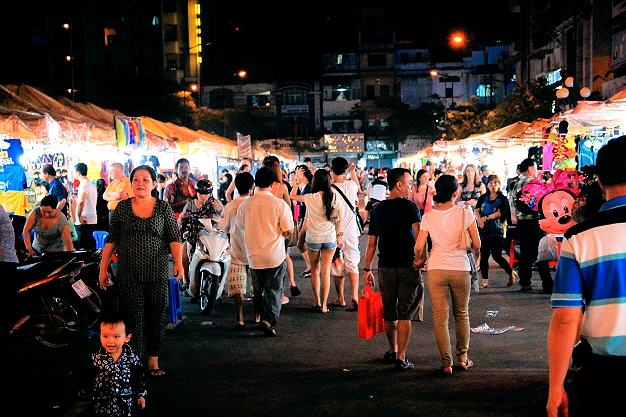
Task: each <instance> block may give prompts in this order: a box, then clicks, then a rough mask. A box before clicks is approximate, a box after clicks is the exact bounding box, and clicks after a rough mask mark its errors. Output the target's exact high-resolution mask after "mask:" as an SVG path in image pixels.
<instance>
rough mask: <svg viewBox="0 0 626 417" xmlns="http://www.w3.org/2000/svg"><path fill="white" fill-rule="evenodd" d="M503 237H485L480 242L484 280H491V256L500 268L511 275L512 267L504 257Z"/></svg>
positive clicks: (481, 268)
mask: <svg viewBox="0 0 626 417" xmlns="http://www.w3.org/2000/svg"><path fill="white" fill-rule="evenodd" d="M503 240H504V238H501V237H484V238H482V239H481V240H480V276H482V277H483V279H489V256H491V257H492V258H493V260H494V261H496V263H497V264H498V265H500V268H502V269H503V270H504V272H506V273H507V274H508V275H511V266H510V265H509V261H507V260H506V259H504V257H503V256H502V241H503Z"/></svg>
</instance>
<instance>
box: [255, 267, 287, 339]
mask: <svg viewBox="0 0 626 417" xmlns="http://www.w3.org/2000/svg"><path fill="white" fill-rule="evenodd" d="M250 271H251V273H252V287H253V288H254V296H253V297H252V302H253V304H254V310H255V312H256V313H258V314H260V315H261V321H267V322H268V323H269V324H270V326H272V327H274V326H276V323H278V317H279V316H280V308H281V307H282V296H283V279H284V278H285V273H286V272H287V261H286V260H284V261H283V262H282V263H281V264H280V265H278V266H277V267H276V268H267V269H252V268H251V269H250Z"/></svg>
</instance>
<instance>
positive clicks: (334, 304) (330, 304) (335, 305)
mask: <svg viewBox="0 0 626 417" xmlns="http://www.w3.org/2000/svg"><path fill="white" fill-rule="evenodd" d="M328 305H329V306H333V307H345V306H346V305H345V304H339V303H334V302H333V303H328Z"/></svg>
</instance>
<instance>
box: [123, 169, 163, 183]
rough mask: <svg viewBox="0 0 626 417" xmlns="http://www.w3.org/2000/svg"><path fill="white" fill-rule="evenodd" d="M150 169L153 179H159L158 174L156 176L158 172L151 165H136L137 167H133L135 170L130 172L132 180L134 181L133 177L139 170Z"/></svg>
mask: <svg viewBox="0 0 626 417" xmlns="http://www.w3.org/2000/svg"><path fill="white" fill-rule="evenodd" d="M141 170H144V171H148V173H149V174H150V177H151V178H152V181H156V180H157V176H156V172H155V171H154V168H152V167H151V166H150V165H139V166H138V167H136V168H135V169H133V171H132V172H131V173H130V178H129V179H130V182H133V178H134V177H135V172H137V171H141Z"/></svg>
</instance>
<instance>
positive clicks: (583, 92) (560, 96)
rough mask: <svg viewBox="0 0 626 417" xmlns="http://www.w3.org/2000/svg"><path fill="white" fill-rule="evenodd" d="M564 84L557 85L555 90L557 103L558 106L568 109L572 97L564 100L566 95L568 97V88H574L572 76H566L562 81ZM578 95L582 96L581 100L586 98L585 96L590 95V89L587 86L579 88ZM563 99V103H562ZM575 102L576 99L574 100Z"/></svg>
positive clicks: (572, 99)
mask: <svg viewBox="0 0 626 417" xmlns="http://www.w3.org/2000/svg"><path fill="white" fill-rule="evenodd" d="M564 84H565V85H564V86H562V87H557V90H556V93H555V95H556V98H557V105H558V107H561V106H563V107H564V110H569V103H571V102H573V101H574V98H573V97H571V98H569V100H565V99H567V98H568V97H570V94H569V93H570V91H569V89H570V88H574V77H567V78H566V79H565V81H564ZM579 94H580V96H581V97H582V98H583V100H586V99H587V97H589V96H590V95H591V89H590V88H589V87H583V88H581V89H580V91H579ZM559 100H561V103H560V104H559ZM563 101H565V103H563ZM576 102H577V100H576Z"/></svg>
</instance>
